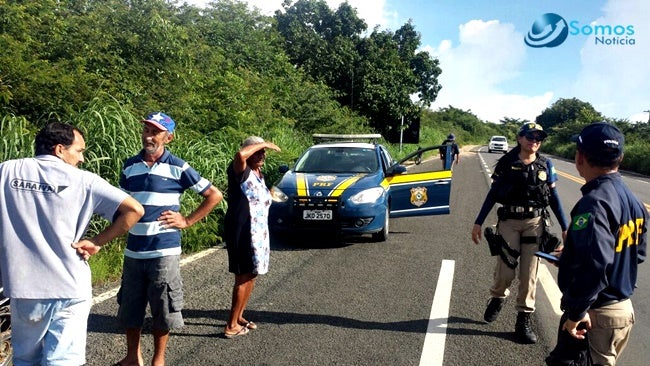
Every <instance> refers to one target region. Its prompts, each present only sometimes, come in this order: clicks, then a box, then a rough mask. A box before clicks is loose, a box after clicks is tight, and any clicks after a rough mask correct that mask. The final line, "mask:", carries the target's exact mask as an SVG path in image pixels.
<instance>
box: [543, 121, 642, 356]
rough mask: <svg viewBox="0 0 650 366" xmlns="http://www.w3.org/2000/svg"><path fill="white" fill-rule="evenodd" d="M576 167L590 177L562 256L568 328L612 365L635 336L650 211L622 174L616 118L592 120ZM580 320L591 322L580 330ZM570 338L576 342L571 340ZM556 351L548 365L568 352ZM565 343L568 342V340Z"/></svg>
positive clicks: (580, 142) (580, 145)
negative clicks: (633, 298) (635, 300)
mask: <svg viewBox="0 0 650 366" xmlns="http://www.w3.org/2000/svg"><path fill="white" fill-rule="evenodd" d="M576 140H577V141H576V142H577V151H576V156H575V164H576V169H577V170H578V172H579V173H580V176H582V177H583V178H585V181H586V183H585V185H584V186H582V188H581V191H582V198H581V199H580V200H579V201H578V202H577V203H576V205H575V207H574V208H573V210H571V227H570V229H569V231H568V234H567V240H566V244H565V246H564V248H563V250H562V252H561V255H560V262H559V271H558V285H559V287H560V290H561V291H562V302H561V307H562V310H564V315H563V317H562V320H561V325H560V334H559V337H558V340H560V339H566V337H563V335H562V332H568V333H569V335H571V336H572V337H574V338H577V339H584V338H585V334H588V338H589V342H588V347H589V349H590V354H591V358H592V360H593V363H594V364H595V365H614V364H615V363H616V359H617V358H618V357H619V356H620V354H621V352H622V351H623V349H624V348H625V346H626V344H627V342H628V339H629V337H630V331H631V329H632V325H633V324H634V309H633V308H632V302H631V301H630V297H631V296H632V294H633V292H634V288H635V286H636V277H637V265H638V264H639V263H641V262H643V261H644V260H645V257H646V253H647V252H646V251H647V231H648V228H647V222H648V212H647V210H646V208H645V207H644V205H643V203H641V201H639V199H637V198H636V197H635V196H634V195H633V194H632V192H631V191H630V190H629V188H628V187H627V186H626V185H625V183H624V182H623V180H622V179H621V175H620V174H619V173H618V166H619V164H620V162H621V160H622V159H623V145H624V137H623V134H622V133H621V131H620V130H619V129H618V128H616V126H613V125H611V124H607V123H594V124H591V125H588V126H587V127H585V128H584V129H583V130H582V132H580V135H579V136H578V137H577V139H576ZM580 323H584V324H586V327H582V329H580V328H579V327H578V325H579V324H580ZM567 343H571V342H567ZM558 346H559V347H556V350H555V351H554V352H552V353H551V356H550V357H549V358H547V364H549V365H556V364H558V365H559V364H567V363H562V362H559V363H558V362H551V361H553V359H556V360H557V358H558V357H561V356H562V355H561V354H560V353H559V352H556V351H557V350H559V349H561V348H562V347H561V346H562V345H561V344H560V341H558ZM564 349H566V347H564Z"/></svg>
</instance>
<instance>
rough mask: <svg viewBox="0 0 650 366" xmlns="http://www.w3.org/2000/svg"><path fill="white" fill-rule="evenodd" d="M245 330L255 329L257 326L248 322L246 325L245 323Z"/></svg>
mask: <svg viewBox="0 0 650 366" xmlns="http://www.w3.org/2000/svg"><path fill="white" fill-rule="evenodd" d="M246 328H248V329H257V324H255V323H253V322H248V323H246Z"/></svg>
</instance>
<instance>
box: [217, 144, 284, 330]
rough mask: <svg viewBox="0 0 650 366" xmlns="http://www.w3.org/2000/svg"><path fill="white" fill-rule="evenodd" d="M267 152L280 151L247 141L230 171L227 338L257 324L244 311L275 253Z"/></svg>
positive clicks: (227, 233)
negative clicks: (232, 281) (270, 224)
mask: <svg viewBox="0 0 650 366" xmlns="http://www.w3.org/2000/svg"><path fill="white" fill-rule="evenodd" d="M265 149H271V150H274V151H280V148H279V147H277V146H276V145H275V144H274V143H272V142H267V141H264V140H263V139H262V138H261V137H257V136H250V137H248V138H246V139H245V140H244V141H243V142H242V144H241V149H240V150H239V151H238V152H237V153H236V154H235V157H234V159H233V161H232V162H231V163H230V165H229V166H228V169H227V173H228V210H227V212H226V219H225V228H226V229H225V231H226V232H225V237H226V248H227V250H228V270H229V271H230V272H231V273H233V274H234V275H235V284H234V286H233V289H232V307H231V308H230V316H229V318H228V323H227V324H226V328H225V329H224V336H225V337H226V338H234V337H238V336H242V335H246V334H248V332H249V330H250V329H256V328H257V324H255V323H254V322H252V321H248V320H247V319H246V318H244V310H245V309H246V305H247V304H248V300H249V298H250V296H251V293H252V292H253V288H254V287H255V279H256V278H257V275H261V274H265V273H267V272H268V270H269V259H270V254H271V248H270V242H269V227H268V214H269V207H270V206H271V192H269V189H268V188H267V187H266V184H265V182H264V175H263V174H262V166H263V165H264V160H265V159H266V151H265Z"/></svg>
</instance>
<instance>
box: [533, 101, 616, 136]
mask: <svg viewBox="0 0 650 366" xmlns="http://www.w3.org/2000/svg"><path fill="white" fill-rule="evenodd" d="M602 119H603V116H602V115H601V114H600V113H599V112H597V111H596V110H595V109H594V107H593V106H592V105H591V104H589V103H587V102H583V101H581V100H579V99H577V98H570V99H558V100H557V101H556V102H555V103H553V104H552V105H551V106H550V107H548V108H546V109H545V110H544V111H543V112H542V114H540V115H539V116H537V118H535V122H537V123H539V124H540V125H542V127H544V129H546V130H552V129H553V128H554V127H555V126H557V125H561V124H568V123H582V124H589V123H592V122H598V121H600V120H602Z"/></svg>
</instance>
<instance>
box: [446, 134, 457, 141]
mask: <svg viewBox="0 0 650 366" xmlns="http://www.w3.org/2000/svg"><path fill="white" fill-rule="evenodd" d="M455 139H456V136H455V135H454V134H453V133H450V134H449V135H448V136H447V140H452V141H453V140H455Z"/></svg>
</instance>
